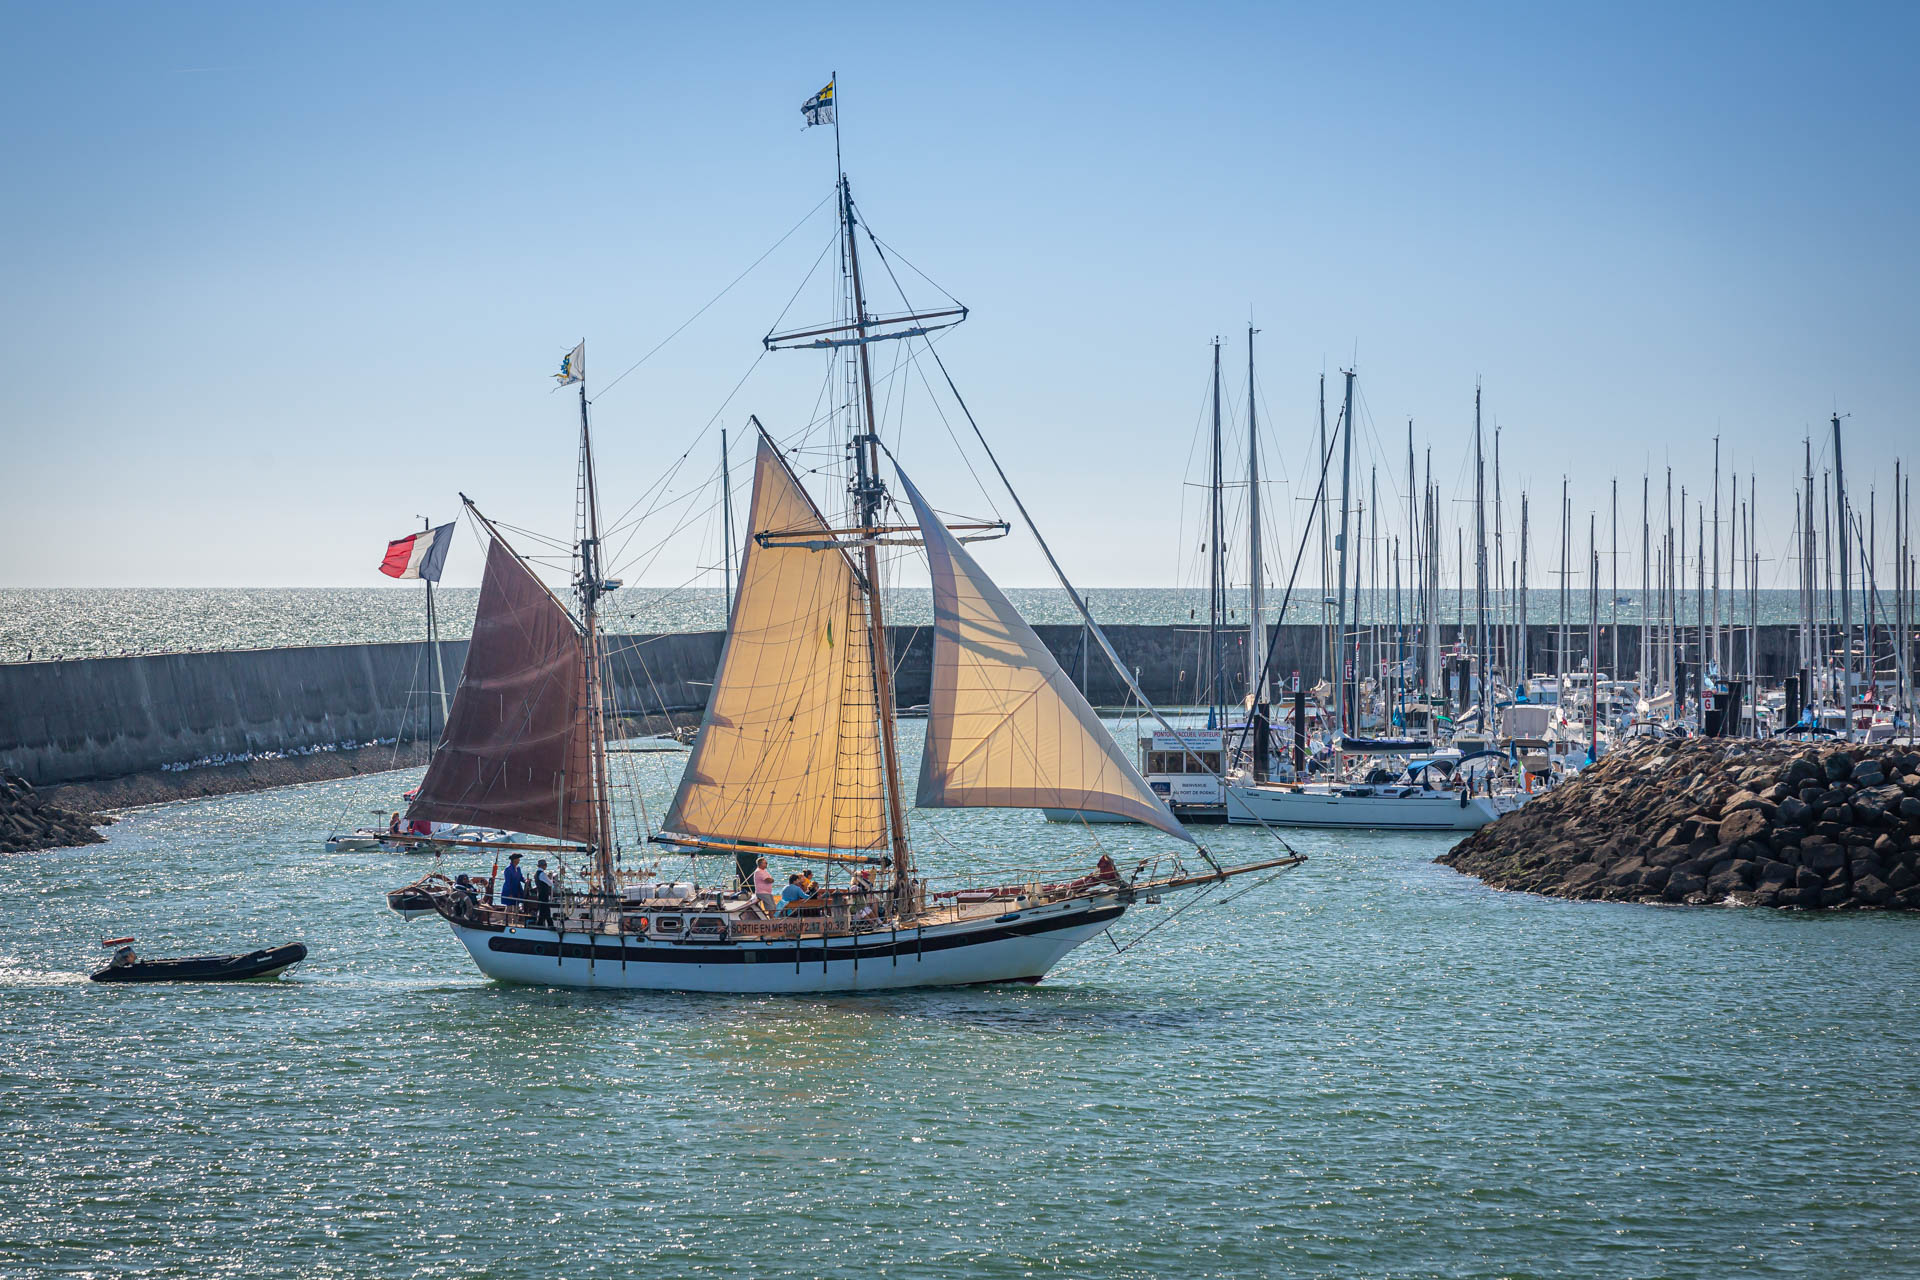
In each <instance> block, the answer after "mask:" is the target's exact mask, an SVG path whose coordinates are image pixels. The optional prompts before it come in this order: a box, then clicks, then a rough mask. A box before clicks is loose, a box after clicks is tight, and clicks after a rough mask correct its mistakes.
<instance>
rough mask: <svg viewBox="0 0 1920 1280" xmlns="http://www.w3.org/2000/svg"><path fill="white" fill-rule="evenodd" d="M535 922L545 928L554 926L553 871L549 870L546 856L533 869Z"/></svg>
mask: <svg viewBox="0 0 1920 1280" xmlns="http://www.w3.org/2000/svg"><path fill="white" fill-rule="evenodd" d="M533 922H534V923H535V924H537V925H539V926H540V927H541V928H544V929H551V928H553V873H552V872H550V871H548V870H547V860H546V859H545V858H542V859H540V862H539V864H538V865H537V866H535V868H534V871H533Z"/></svg>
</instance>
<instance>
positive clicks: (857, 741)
mask: <svg viewBox="0 0 1920 1280" xmlns="http://www.w3.org/2000/svg"><path fill="white" fill-rule="evenodd" d="M747 528H748V530H749V531H750V535H751V534H760V533H781V534H791V533H801V534H808V535H811V534H818V535H819V538H818V539H808V540H812V541H826V540H828V530H827V525H826V522H825V521H824V520H822V519H821V518H820V513H819V512H818V511H817V510H816V509H815V508H814V505H813V503H812V501H811V500H809V499H808V497H807V495H806V492H805V490H803V489H801V488H800V486H799V485H798V484H797V483H795V482H794V479H793V477H792V475H791V474H790V473H789V472H788V470H787V468H786V466H785V465H784V464H783V463H782V462H781V460H780V458H779V456H778V455H777V454H776V453H775V452H774V451H773V449H772V448H770V447H769V446H768V444H767V442H766V440H765V439H764V438H763V439H762V440H761V441H760V449H759V454H758V456H757V457H756V459H755V463H754V476H753V510H752V514H751V516H750V518H749V523H748V525H747ZM864 617H865V605H864V602H863V600H862V599H861V596H860V587H859V584H858V583H857V581H856V580H855V578H854V573H853V567H852V565H851V564H850V563H849V562H848V559H847V556H846V553H845V552H843V551H841V550H839V549H837V548H827V549H819V548H817V547H816V548H811V549H810V548H805V547H797V546H790V545H782V544H781V543H774V544H773V545H769V546H762V545H761V544H760V543H759V542H757V541H755V540H753V538H752V537H751V536H749V539H748V542H747V550H746V557H745V559H744V561H743V562H742V564H741V566H740V589H739V591H738V592H737V593H736V595H735V597H734V606H733V617H732V619H731V621H730V623H729V626H728V630H727V646H726V650H725V652H724V653H723V654H722V656H721V659H720V671H719V674H718V675H717V676H716V677H715V680H714V686H713V696H712V698H711V699H710V700H709V701H708V703H707V710H706V716H705V718H704V719H703V720H702V722H701V725H700V734H699V736H698V737H697V738H696V739H695V740H694V746H693V754H692V756H691V758H690V759H689V760H688V762H687V769H686V773H685V774H683V775H682V777H681V779H680V789H679V791H678V792H677V793H676V794H675V795H674V798H673V807H672V808H671V809H670V810H669V811H668V813H667V815H666V819H665V821H664V822H663V823H662V824H661V825H662V829H663V830H665V831H668V832H671V833H674V834H679V835H692V836H702V837H705V838H708V839H715V840H729V841H731V840H750V841H755V842H758V843H762V844H774V845H790V846H793V847H797V848H811V849H827V848H838V849H859V848H871V847H874V846H876V845H879V844H881V843H883V842H884V841H885V839H886V809H885V798H884V795H883V793H882V792H881V789H880V785H881V784H880V768H879V762H878V736H877V735H878V728H877V722H876V721H875V718H874V717H875V708H874V704H873V679H872V662H871V655H870V653H869V650H868V636H867V632H866V627H865V623H864V621H863V619H864Z"/></svg>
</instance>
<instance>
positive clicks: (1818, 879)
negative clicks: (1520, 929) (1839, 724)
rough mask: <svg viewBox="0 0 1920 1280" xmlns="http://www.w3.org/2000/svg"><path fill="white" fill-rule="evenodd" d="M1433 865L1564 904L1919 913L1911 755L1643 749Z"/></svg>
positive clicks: (1915, 756) (1847, 750)
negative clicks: (1561, 900)
mask: <svg viewBox="0 0 1920 1280" xmlns="http://www.w3.org/2000/svg"><path fill="white" fill-rule="evenodd" d="M1438 861H1440V862H1442V863H1444V864H1446V865H1447V866H1450V867H1453V868H1454V869H1455V870H1458V871H1463V872H1466V873H1467V874H1469V875H1473V876H1477V877H1479V878H1480V879H1481V880H1484V881H1486V882H1487V883H1488V884H1490V885H1493V886H1494V887H1495V888H1499V889H1517V890H1522V891H1525V892H1529V893H1544V894H1550V895H1553V896H1556V897H1564V898H1588V899H1602V900H1606V901H1616V902H1670V903H1685V904H1689V905H1702V904H1708V903H1724V902H1731V903H1734V904H1737V905H1743V906H1763V907H1768V906H1770V907H1878V908H1886V909H1894V910H1920V753H1916V752H1915V751H1914V750H1913V749H1912V748H1911V747H1872V748H1869V747H1859V746H1857V747H1848V746H1834V745H1825V746H1817V747H1816V746H1809V745H1807V744H1805V743H1793V742H1756V741H1751V740H1741V739H1724V738H1718V739H1716V738H1709V739H1696V740H1693V741H1687V742H1647V743H1645V744H1643V745H1640V746H1636V747H1631V748H1627V749H1625V750H1621V751H1616V752H1615V753H1613V754H1612V755H1610V756H1608V757H1607V758H1606V759H1605V760H1603V761H1601V762H1600V763H1599V764H1598V765H1596V766H1594V767H1593V768H1591V769H1587V770H1585V771H1583V772H1582V773H1581V774H1580V775H1579V776H1578V777H1577V778H1575V779H1574V781H1572V782H1569V783H1567V784H1566V785H1564V786H1561V787H1559V788H1557V789H1556V790H1554V791H1552V792H1550V793H1548V794H1547V795H1544V796H1539V797H1536V798H1535V799H1533V800H1531V801H1529V802H1528V803H1527V804H1526V805H1525V806H1524V807H1523V808H1521V809H1520V810H1519V811H1518V812H1517V813H1512V814H1509V815H1507V816H1506V817H1504V818H1502V819H1500V820H1499V821H1498V822H1495V823H1491V824H1489V825H1488V826H1485V827H1482V828H1481V829H1480V830H1479V831H1477V832H1475V833H1474V834H1473V835H1471V836H1469V837H1468V838H1467V839H1466V840H1463V841H1462V842H1461V843H1460V844H1458V845H1456V846H1455V847H1454V849H1453V850H1452V851H1451V852H1449V853H1447V854H1445V855H1443V856H1442V857H1440V858H1439V859H1438Z"/></svg>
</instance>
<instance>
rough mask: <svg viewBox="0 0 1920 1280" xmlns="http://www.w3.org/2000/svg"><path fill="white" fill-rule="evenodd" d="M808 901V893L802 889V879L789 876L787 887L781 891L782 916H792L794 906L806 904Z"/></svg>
mask: <svg viewBox="0 0 1920 1280" xmlns="http://www.w3.org/2000/svg"><path fill="white" fill-rule="evenodd" d="M806 900H807V891H806V890H805V889H803V888H801V886H800V877H799V876H788V877H787V887H786V888H784V889H782V890H781V891H780V914H781V915H783V916H785V915H792V914H793V910H794V904H795V903H798V902H805V901H806Z"/></svg>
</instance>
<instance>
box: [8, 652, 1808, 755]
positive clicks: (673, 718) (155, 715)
mask: <svg viewBox="0 0 1920 1280" xmlns="http://www.w3.org/2000/svg"><path fill="white" fill-rule="evenodd" d="M1036 630H1037V631H1038V632H1039V633H1040V636H1041V638H1042V639H1043V640H1044V641H1045V642H1046V643H1047V645H1048V646H1049V648H1051V649H1052V651H1053V653H1054V654H1055V656H1056V657H1057V658H1058V659H1059V660H1060V663H1061V665H1062V666H1063V667H1064V668H1065V669H1066V670H1067V671H1068V672H1069V673H1070V674H1072V675H1073V676H1075V677H1076V678H1081V677H1083V676H1084V679H1085V684H1086V690H1087V695H1088V697H1089V698H1090V699H1091V700H1092V701H1093V702H1094V703H1096V704H1098V705H1104V706H1118V705H1121V704H1123V703H1124V702H1125V701H1126V689H1125V686H1124V685H1123V683H1122V682H1121V680H1120V678H1119V677H1118V676H1117V675H1116V674H1115V673H1114V672H1113V671H1112V669H1111V668H1110V667H1109V666H1108V665H1107V663H1106V662H1105V660H1104V658H1103V656H1102V655H1101V654H1100V653H1099V651H1098V648H1097V646H1089V643H1088V638H1087V635H1086V632H1085V630H1084V629H1083V628H1081V627H1077V626H1041V627H1037V628H1036ZM1454 630H1455V629H1454V628H1453V627H1446V628H1443V634H1442V640H1443V642H1451V641H1452V639H1453V632H1454ZM1107 635H1108V636H1109V638H1110V639H1111V640H1112V642H1113V645H1114V648H1115V650H1116V651H1117V652H1118V654H1119V656H1120V659H1121V661H1122V662H1123V663H1124V664H1125V665H1126V666H1127V667H1128V668H1129V669H1130V670H1133V671H1136V672H1137V673H1138V677H1139V680H1140V682H1141V685H1142V687H1143V688H1144V689H1145V691H1146V693H1147V695H1148V696H1149V697H1151V698H1153V699H1154V700H1155V701H1156V702H1159V703H1162V704H1168V705H1177V704H1186V703H1192V702H1195V701H1200V700H1204V697H1205V684H1206V681H1205V672H1206V670H1207V653H1208V639H1207V634H1206V629H1205V627H1204V626H1203V625H1196V626H1185V627H1181V626H1125V625H1122V626H1113V627H1109V628H1107ZM1793 635H1794V629H1793V628H1791V627H1763V628H1761V629H1760V637H1759V644H1758V646H1757V654H1758V658H1759V666H1760V670H1761V671H1762V673H1763V674H1766V675H1770V676H1778V675H1784V674H1785V673H1786V671H1787V670H1788V664H1789V662H1790V661H1791V657H1790V655H1791V653H1792V645H1793ZM1321 637H1322V633H1321V631H1320V629H1319V628H1317V627H1309V626H1293V625H1289V626H1275V627H1274V628H1272V643H1273V646H1274V650H1275V654H1276V656H1275V659H1274V669H1275V670H1276V671H1277V672H1279V673H1280V674H1281V676H1282V677H1283V678H1285V677H1288V676H1290V675H1291V674H1292V673H1293V672H1295V671H1298V672H1300V673H1301V677H1302V679H1303V680H1305V681H1307V682H1309V683H1311V682H1313V681H1315V680H1318V679H1319V678H1320V677H1321V674H1322V664H1321V653H1320V650H1321ZM723 639H724V637H723V636H722V635H721V633H719V632H711V631H708V632H685V633H672V634H663V635H635V636H615V637H612V638H611V640H610V644H609V651H610V659H611V660H610V663H609V677H610V682H611V686H612V694H613V698H614V701H615V704H616V706H617V707H618V709H619V710H621V711H623V712H627V713H630V714H633V715H635V716H640V717H648V718H651V719H652V720H654V721H657V722H658V723H661V724H664V723H667V722H678V723H687V722H690V721H692V720H693V719H695V718H697V716H698V715H699V713H700V711H701V709H702V708H703V707H704V706H705V705H706V699H707V694H708V690H709V682H710V681H711V680H712V678H713V672H714V670H715V668H716V667H717V666H718V664H719V658H720V652H721V647H722V642H723ZM1577 639H1578V640H1579V641H1580V643H1581V644H1582V645H1584V641H1585V633H1584V629H1581V630H1580V632H1579V634H1578V636H1577ZM1553 642H1554V635H1553V632H1552V630H1551V629H1549V628H1535V629H1534V630H1533V631H1532V632H1531V634H1530V648H1531V649H1532V650H1533V653H1532V656H1531V660H1530V665H1531V666H1532V667H1533V668H1534V669H1536V670H1541V669H1547V670H1550V669H1552V667H1553V661H1554V660H1553V655H1552V649H1551V645H1552V643H1553ZM1220 643H1221V650H1222V659H1221V666H1222V669H1223V670H1224V671H1225V673H1226V676H1225V683H1226V686H1227V687H1228V688H1229V689H1231V690H1236V691H1237V690H1238V689H1240V688H1241V687H1242V682H1243V680H1244V675H1243V671H1244V663H1245V658H1244V655H1245V652H1246V636H1245V634H1244V632H1242V631H1239V630H1234V631H1230V632H1224V633H1223V634H1222V636H1221V642H1220ZM892 646H893V651H894V666H895V670H896V682H895V683H896V689H897V692H898V698H899V702H900V704H901V705H902V706H915V705H919V704H922V703H924V702H926V701H927V698H928V690H929V681H930V667H931V656H932V633H931V631H930V630H929V629H928V628H926V627H900V628H896V629H895V630H894V632H893V634H892ZM1612 647H1613V637H1612V635H1611V633H1606V634H1603V636H1602V637H1601V650H1600V652H1601V655H1602V658H1603V661H1604V660H1605V659H1606V658H1609V657H1610V656H1611V653H1612ZM439 649H440V654H439V658H440V661H439V664H438V665H439V669H440V670H441V671H442V672H444V675H445V679H446V683H448V684H452V683H454V682H456V681H457V680H458V677H459V671H460V665H461V663H462V661H463V660H464V659H465V656H466V642H465V641H446V642H443V643H442V644H441V645H440V646H439ZM1619 649H1620V653H1621V658H1622V665H1623V667H1624V668H1625V671H1624V672H1623V674H1631V671H1632V661H1633V658H1634V657H1635V656H1637V654H1638V652H1639V636H1638V631H1637V629H1636V628H1633V627H1622V628H1620V636H1619ZM429 656H430V654H429V651H428V648H427V646H426V645H425V644H424V643H414V644H346V645H319V646H311V647H305V648H289V649H251V650H232V651H224V652H216V653H173V654H152V655H143V656H138V657H125V658H94V659H86V660H82V661H73V662H27V663H6V664H0V768H4V769H8V770H11V771H12V772H14V773H16V774H18V775H20V776H22V777H24V778H26V779H28V780H29V781H31V782H33V783H35V784H36V785H39V786H47V785H51V784H57V783H78V782H94V781H98V780H102V779H114V778H124V777H127V776H129V775H135V774H146V773H151V772H156V771H161V770H163V769H166V768H167V767H169V766H174V767H178V766H180V765H185V764H191V763H193V762H196V761H215V762H224V763H225V764H226V765H227V766H232V765H242V764H248V763H250V762H253V761H255V760H256V759H257V758H258V757H261V756H270V755H272V754H275V753H282V754H284V753H295V752H314V751H318V750H322V749H326V750H328V751H331V752H334V753H338V752H340V751H351V750H353V749H355V748H360V749H362V750H364V749H365V748H366V747H367V744H370V743H375V742H383V741H387V740H391V739H393V738H395V737H396V736H397V737H399V738H400V739H401V740H402V741H406V742H416V741H421V740H424V739H426V738H428V737H430V736H431V725H432V724H434V723H437V715H438V712H437V707H436V706H435V705H434V704H435V702H436V700H435V699H431V698H429V696H428V693H427V690H428V688H429V679H428V659H429ZM1366 656H1367V660H1368V662H1369V665H1370V664H1371V660H1372V656H1371V652H1369V653H1368V654H1367V655H1366ZM1394 656H1395V654H1394V644H1393V641H1392V637H1391V632H1390V631H1388V632H1386V633H1385V637H1384V639H1383V644H1382V649H1381V653H1380V657H1381V658H1382V660H1391V659H1392V658H1393V657H1394ZM327 767H328V766H326V765H317V766H313V767H312V769H309V770H308V772H315V771H320V772H324V770H325V769H326V768H327ZM337 767H339V768H343V769H345V767H344V766H337ZM364 767H365V765H364V764H360V765H359V766H358V768H364ZM345 771H347V772H353V771H357V769H345ZM186 772H187V773H188V774H192V773H196V772H200V770H196V769H189V770H187V771H186Z"/></svg>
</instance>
